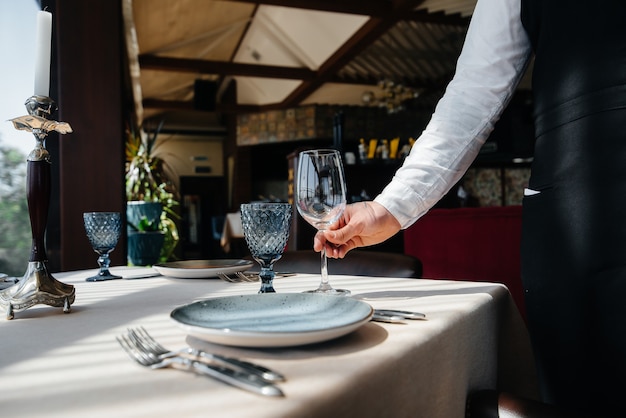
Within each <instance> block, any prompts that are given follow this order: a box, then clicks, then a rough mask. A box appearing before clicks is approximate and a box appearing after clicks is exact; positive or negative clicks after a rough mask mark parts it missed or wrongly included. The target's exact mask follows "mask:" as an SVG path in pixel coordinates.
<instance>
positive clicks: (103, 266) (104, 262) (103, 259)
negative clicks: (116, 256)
mask: <svg viewBox="0 0 626 418" xmlns="http://www.w3.org/2000/svg"><path fill="white" fill-rule="evenodd" d="M98 265H99V266H100V275H109V274H110V273H109V265H111V259H110V258H109V253H104V254H100V257H98Z"/></svg>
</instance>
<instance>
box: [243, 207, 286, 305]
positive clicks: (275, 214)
mask: <svg viewBox="0 0 626 418" xmlns="http://www.w3.org/2000/svg"><path fill="white" fill-rule="evenodd" d="M292 210H293V209H292V206H291V205H290V204H289V203H244V204H242V205H241V226H242V228H243V235H244V238H245V240H246V244H247V245H248V248H249V249H250V254H252V258H254V259H255V260H256V261H257V262H258V263H259V264H260V266H261V271H260V273H259V277H260V278H261V289H260V290H259V293H274V292H276V291H275V290H274V286H273V281H274V263H275V262H276V260H278V259H280V258H281V257H282V255H283V251H284V250H285V247H286V246H287V240H288V239H289V230H290V228H291V214H292Z"/></svg>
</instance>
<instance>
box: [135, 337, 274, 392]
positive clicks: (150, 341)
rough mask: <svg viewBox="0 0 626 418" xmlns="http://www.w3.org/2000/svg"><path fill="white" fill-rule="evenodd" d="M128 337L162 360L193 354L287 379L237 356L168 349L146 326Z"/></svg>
mask: <svg viewBox="0 0 626 418" xmlns="http://www.w3.org/2000/svg"><path fill="white" fill-rule="evenodd" d="M128 337H129V338H130V339H131V341H132V342H133V343H134V344H135V345H136V346H139V347H141V348H142V349H143V350H144V351H146V352H149V353H152V354H154V355H155V356H157V357H158V358H159V359H160V360H163V359H166V358H169V357H180V356H192V357H194V359H195V360H201V359H205V360H209V361H212V362H216V363H219V364H221V365H224V366H228V367H235V368H236V369H239V370H241V371H245V372H247V373H250V374H253V375H255V376H258V377H259V378H261V379H263V380H266V381H268V382H282V381H284V380H285V377H284V376H283V375H282V374H280V373H277V372H275V371H273V370H270V369H267V368H265V367H263V366H260V365H258V364H254V363H250V362H247V361H243V360H239V359H236V358H232V357H226V356H222V355H219V354H213V353H207V352H205V351H202V350H197V349H195V348H192V347H185V348H182V349H180V350H177V351H172V350H168V349H167V348H165V347H163V346H162V345H161V344H159V343H158V342H157V341H156V340H155V339H154V338H153V337H152V336H151V335H150V334H148V331H146V329H145V328H144V327H138V328H135V329H132V328H131V329H128Z"/></svg>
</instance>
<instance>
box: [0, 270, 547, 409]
mask: <svg viewBox="0 0 626 418" xmlns="http://www.w3.org/2000/svg"><path fill="white" fill-rule="evenodd" d="M94 271H95V270H92V271H81V272H69V273H63V274H55V277H56V278H57V279H59V280H62V281H64V282H66V283H70V284H73V285H75V287H76V301H75V303H74V305H73V306H72V311H71V313H69V314H64V313H63V312H62V309H61V308H53V307H49V306H45V305H37V306H35V307H32V308H30V309H27V310H25V311H21V312H17V313H16V315H15V319H13V320H5V319H4V315H3V316H2V317H1V318H0V347H1V349H0V383H1V386H0V387H1V392H0V413H1V415H2V416H7V417H8V416H19V417H35V416H36V417H39V416H46V417H64V418H68V417H81V418H83V417H100V416H102V417H148V416H150V417H174V416H176V417H207V416H211V417H228V418H235V417H255V418H261V417H271V418H278V417H376V418H380V417H394V418H397V417H427V418H436V417H446V418H449V417H463V416H464V405H465V399H466V396H467V394H468V392H469V391H471V390H474V389H481V388H496V387H500V388H502V389H506V390H512V391H514V392H515V393H517V394H521V395H526V396H534V395H535V380H534V373H533V367H532V361H531V360H532V359H531V355H530V349H529V343H528V338H527V335H526V332H525V328H524V325H523V322H522V320H521V318H520V316H519V314H518V313H517V311H516V310H515V308H514V305H513V302H512V300H511V297H510V295H509V293H508V291H507V290H506V288H504V287H503V286H501V285H497V284H489V283H469V282H452V281H437V280H421V279H420V280H416V279H394V278H367V277H348V276H332V275H331V283H332V284H334V285H335V286H337V287H345V288H349V289H351V290H352V292H353V294H354V295H355V297H359V298H361V299H363V300H365V301H367V302H369V303H371V304H372V305H373V306H374V307H388V308H398V309H410V310H418V311H420V312H423V313H425V314H426V315H427V317H428V320H426V321H410V322H407V323H406V324H404V325H398V324H383V323H374V322H370V323H367V324H366V325H364V326H363V327H361V328H360V329H358V330H357V331H355V332H354V333H351V334H349V335H347V336H345V337H342V338H339V339H337V340H334V341H329V342H325V343H320V344H315V345H309V346H301V347H291V348H280V349H244V348H232V347H226V346H219V345H212V344H209V343H206V342H201V341H200V340H197V339H195V338H193V337H187V336H186V335H185V334H184V332H183V331H182V330H181V329H180V328H179V327H178V326H177V325H176V324H175V323H174V322H173V321H172V320H171V319H170V318H169V313H170V312H171V311H172V309H174V308H175V307H177V306H180V305H184V304H186V303H190V302H192V301H195V300H199V299H203V298H210V297H215V296H224V295H233V294H242V293H256V291H257V289H258V287H259V284H258V283H238V284H231V283H226V282H222V281H220V280H217V279H173V278H167V277H153V278H144V279H134V280H116V281H109V282H99V283H91V282H89V283H88V282H85V281H84V278H86V277H88V276H89V275H91V274H93V273H94ZM134 271H135V272H137V270H134ZM118 272H119V270H118ZM318 280H319V278H318V276H313V275H297V276H295V277H289V278H282V279H277V280H276V281H275V287H276V289H277V291H278V292H300V291H302V290H306V289H311V288H314V287H317V282H318ZM134 326H143V327H145V328H146V329H147V330H148V331H149V332H150V333H151V334H153V336H154V337H156V338H157V339H158V340H160V342H161V343H163V344H164V345H166V346H168V347H171V348H180V347H183V346H184V345H186V344H190V345H193V346H196V347H200V348H204V349H207V350H210V351H214V352H220V353H224V354H229V355H236V356H240V357H243V358H245V359H248V360H252V361H256V362H259V363H262V364H264V365H266V366H267V367H270V368H274V369H276V370H279V371H281V372H282V373H284V374H285V375H286V376H287V378H288V380H287V382H285V383H283V384H281V385H280V386H281V388H282V389H283V391H284V393H285V397H284V398H264V397H261V396H258V395H254V394H251V393H247V392H244V391H242V390H239V389H236V388H233V387H230V386H226V385H224V384H222V383H219V382H216V381H214V380H211V379H209V378H206V377H202V376H197V375H193V374H191V373H185V372H182V371H179V370H172V369H167V370H149V369H146V368H143V367H141V366H139V365H137V364H136V363H134V362H133V361H131V360H130V359H129V357H128V356H127V354H126V353H125V352H124V351H122V349H121V348H120V347H119V345H118V343H117V341H116V339H115V336H116V335H119V334H122V333H124V332H125V331H126V329H127V328H128V327H134Z"/></svg>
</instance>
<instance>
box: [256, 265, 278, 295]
mask: <svg viewBox="0 0 626 418" xmlns="http://www.w3.org/2000/svg"><path fill="white" fill-rule="evenodd" d="M259 278H260V279H261V289H260V290H259V293H276V290H274V268H273V266H270V267H266V266H261V272H260V273H259Z"/></svg>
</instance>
